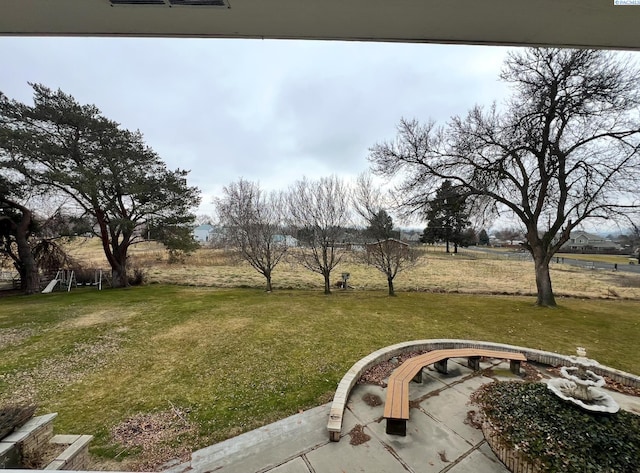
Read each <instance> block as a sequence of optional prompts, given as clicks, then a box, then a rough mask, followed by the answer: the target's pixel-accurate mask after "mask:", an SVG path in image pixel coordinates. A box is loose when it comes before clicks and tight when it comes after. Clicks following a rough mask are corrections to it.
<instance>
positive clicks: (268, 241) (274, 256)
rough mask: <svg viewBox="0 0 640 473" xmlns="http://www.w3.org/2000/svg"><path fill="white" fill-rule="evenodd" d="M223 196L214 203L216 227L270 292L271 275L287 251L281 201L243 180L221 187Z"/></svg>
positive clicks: (282, 202) (276, 194) (274, 194)
mask: <svg viewBox="0 0 640 473" xmlns="http://www.w3.org/2000/svg"><path fill="white" fill-rule="evenodd" d="M223 192H224V197H223V198H221V199H216V206H217V211H218V215H219V217H220V224H221V225H222V226H223V228H224V230H225V233H226V236H227V237H228V238H229V241H230V242H231V243H232V244H233V245H234V246H235V247H236V248H238V249H239V251H240V255H241V256H242V258H244V259H245V260H246V261H247V262H248V263H249V264H250V265H251V266H252V267H253V268H254V269H255V270H256V271H258V272H259V273H260V274H262V275H263V276H264V277H265V279H266V280H267V292H271V291H272V289H273V286H272V285H271V275H272V273H273V270H274V269H275V267H276V266H277V265H278V263H279V262H280V261H281V260H282V257H283V256H284V255H285V254H286V252H287V249H288V247H287V242H286V239H285V238H283V237H284V235H282V234H281V232H282V227H283V225H282V222H283V211H284V197H283V196H282V194H281V193H275V192H272V193H269V194H267V193H264V192H263V191H262V190H261V189H260V186H259V184H258V183H255V182H250V181H246V180H244V179H240V180H238V181H237V182H233V183H231V184H230V185H228V186H227V187H224V188H223ZM278 237H282V238H278Z"/></svg>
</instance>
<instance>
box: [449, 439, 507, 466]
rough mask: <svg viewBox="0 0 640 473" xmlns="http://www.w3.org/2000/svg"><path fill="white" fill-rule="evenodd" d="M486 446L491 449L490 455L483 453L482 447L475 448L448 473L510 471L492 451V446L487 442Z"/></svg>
mask: <svg viewBox="0 0 640 473" xmlns="http://www.w3.org/2000/svg"><path fill="white" fill-rule="evenodd" d="M484 446H485V447H486V448H488V449H489V452H490V455H486V454H485V453H483V452H482V450H481V448H479V449H477V450H474V451H473V452H471V453H470V454H469V455H467V456H466V457H464V458H462V459H461V460H460V461H459V463H457V464H456V465H454V466H453V468H451V469H450V470H448V472H447V473H509V470H507V468H506V467H505V466H504V465H503V464H502V463H501V462H500V460H498V459H497V458H496V457H495V455H494V454H493V452H491V448H490V447H489V446H488V445H487V444H484Z"/></svg>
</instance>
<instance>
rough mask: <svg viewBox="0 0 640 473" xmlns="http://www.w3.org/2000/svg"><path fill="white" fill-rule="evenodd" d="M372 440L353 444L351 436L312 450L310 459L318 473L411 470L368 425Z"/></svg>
mask: <svg viewBox="0 0 640 473" xmlns="http://www.w3.org/2000/svg"><path fill="white" fill-rule="evenodd" d="M364 432H365V433H366V434H368V435H370V436H371V439H370V440H369V441H368V442H366V443H363V444H361V445H351V444H350V443H349V437H345V438H343V439H342V440H341V441H340V442H331V443H329V444H327V445H323V446H322V447H320V448H318V449H316V450H314V451H313V452H309V453H308V454H307V459H308V460H309V463H311V466H312V467H313V469H314V471H315V472H316V473H334V472H340V473H342V472H344V473H351V472H363V471H380V472H382V471H384V472H385V473H396V472H397V473H407V470H406V469H405V467H404V466H403V465H402V463H400V462H399V461H398V460H397V459H396V458H395V457H394V456H393V454H392V453H391V452H390V451H389V450H387V449H386V448H385V447H384V445H383V444H382V443H380V442H379V441H378V439H377V438H375V436H373V435H372V432H371V430H369V429H368V428H366V427H365V429H364Z"/></svg>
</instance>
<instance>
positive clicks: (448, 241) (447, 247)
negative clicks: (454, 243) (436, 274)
mask: <svg viewBox="0 0 640 473" xmlns="http://www.w3.org/2000/svg"><path fill="white" fill-rule="evenodd" d="M447 253H449V240H448V239H447Z"/></svg>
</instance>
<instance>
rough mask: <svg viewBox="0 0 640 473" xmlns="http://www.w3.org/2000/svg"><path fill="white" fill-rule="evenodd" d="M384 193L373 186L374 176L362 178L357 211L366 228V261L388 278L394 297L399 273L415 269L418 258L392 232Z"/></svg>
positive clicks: (357, 199) (358, 183)
mask: <svg viewBox="0 0 640 473" xmlns="http://www.w3.org/2000/svg"><path fill="white" fill-rule="evenodd" d="M382 196H383V193H382V191H381V189H379V188H377V187H376V186H374V185H373V181H372V179H371V176H370V175H368V174H364V173H363V174H360V175H359V176H358V179H357V181H356V186H355V190H354V209H355V210H356V213H357V214H358V215H359V216H360V218H361V219H362V220H363V221H364V224H365V226H366V229H365V232H364V234H365V235H366V237H367V239H368V240H369V241H368V242H367V243H366V261H367V264H370V265H372V266H373V267H375V268H376V269H377V270H378V271H380V272H382V273H383V274H384V275H385V276H386V277H387V286H388V288H389V295H390V296H395V291H394V288H393V280H394V279H395V277H396V276H397V275H398V273H399V272H401V271H403V270H405V269H407V268H409V267H412V266H414V265H415V262H416V254H415V252H414V251H413V250H412V249H411V248H410V247H409V245H408V244H407V243H404V242H402V241H400V240H399V239H397V238H394V237H396V236H399V232H398V231H394V230H393V219H392V217H391V216H390V215H389V214H388V213H387V211H386V210H385V209H384V206H385V202H384V199H383V197H382Z"/></svg>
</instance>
